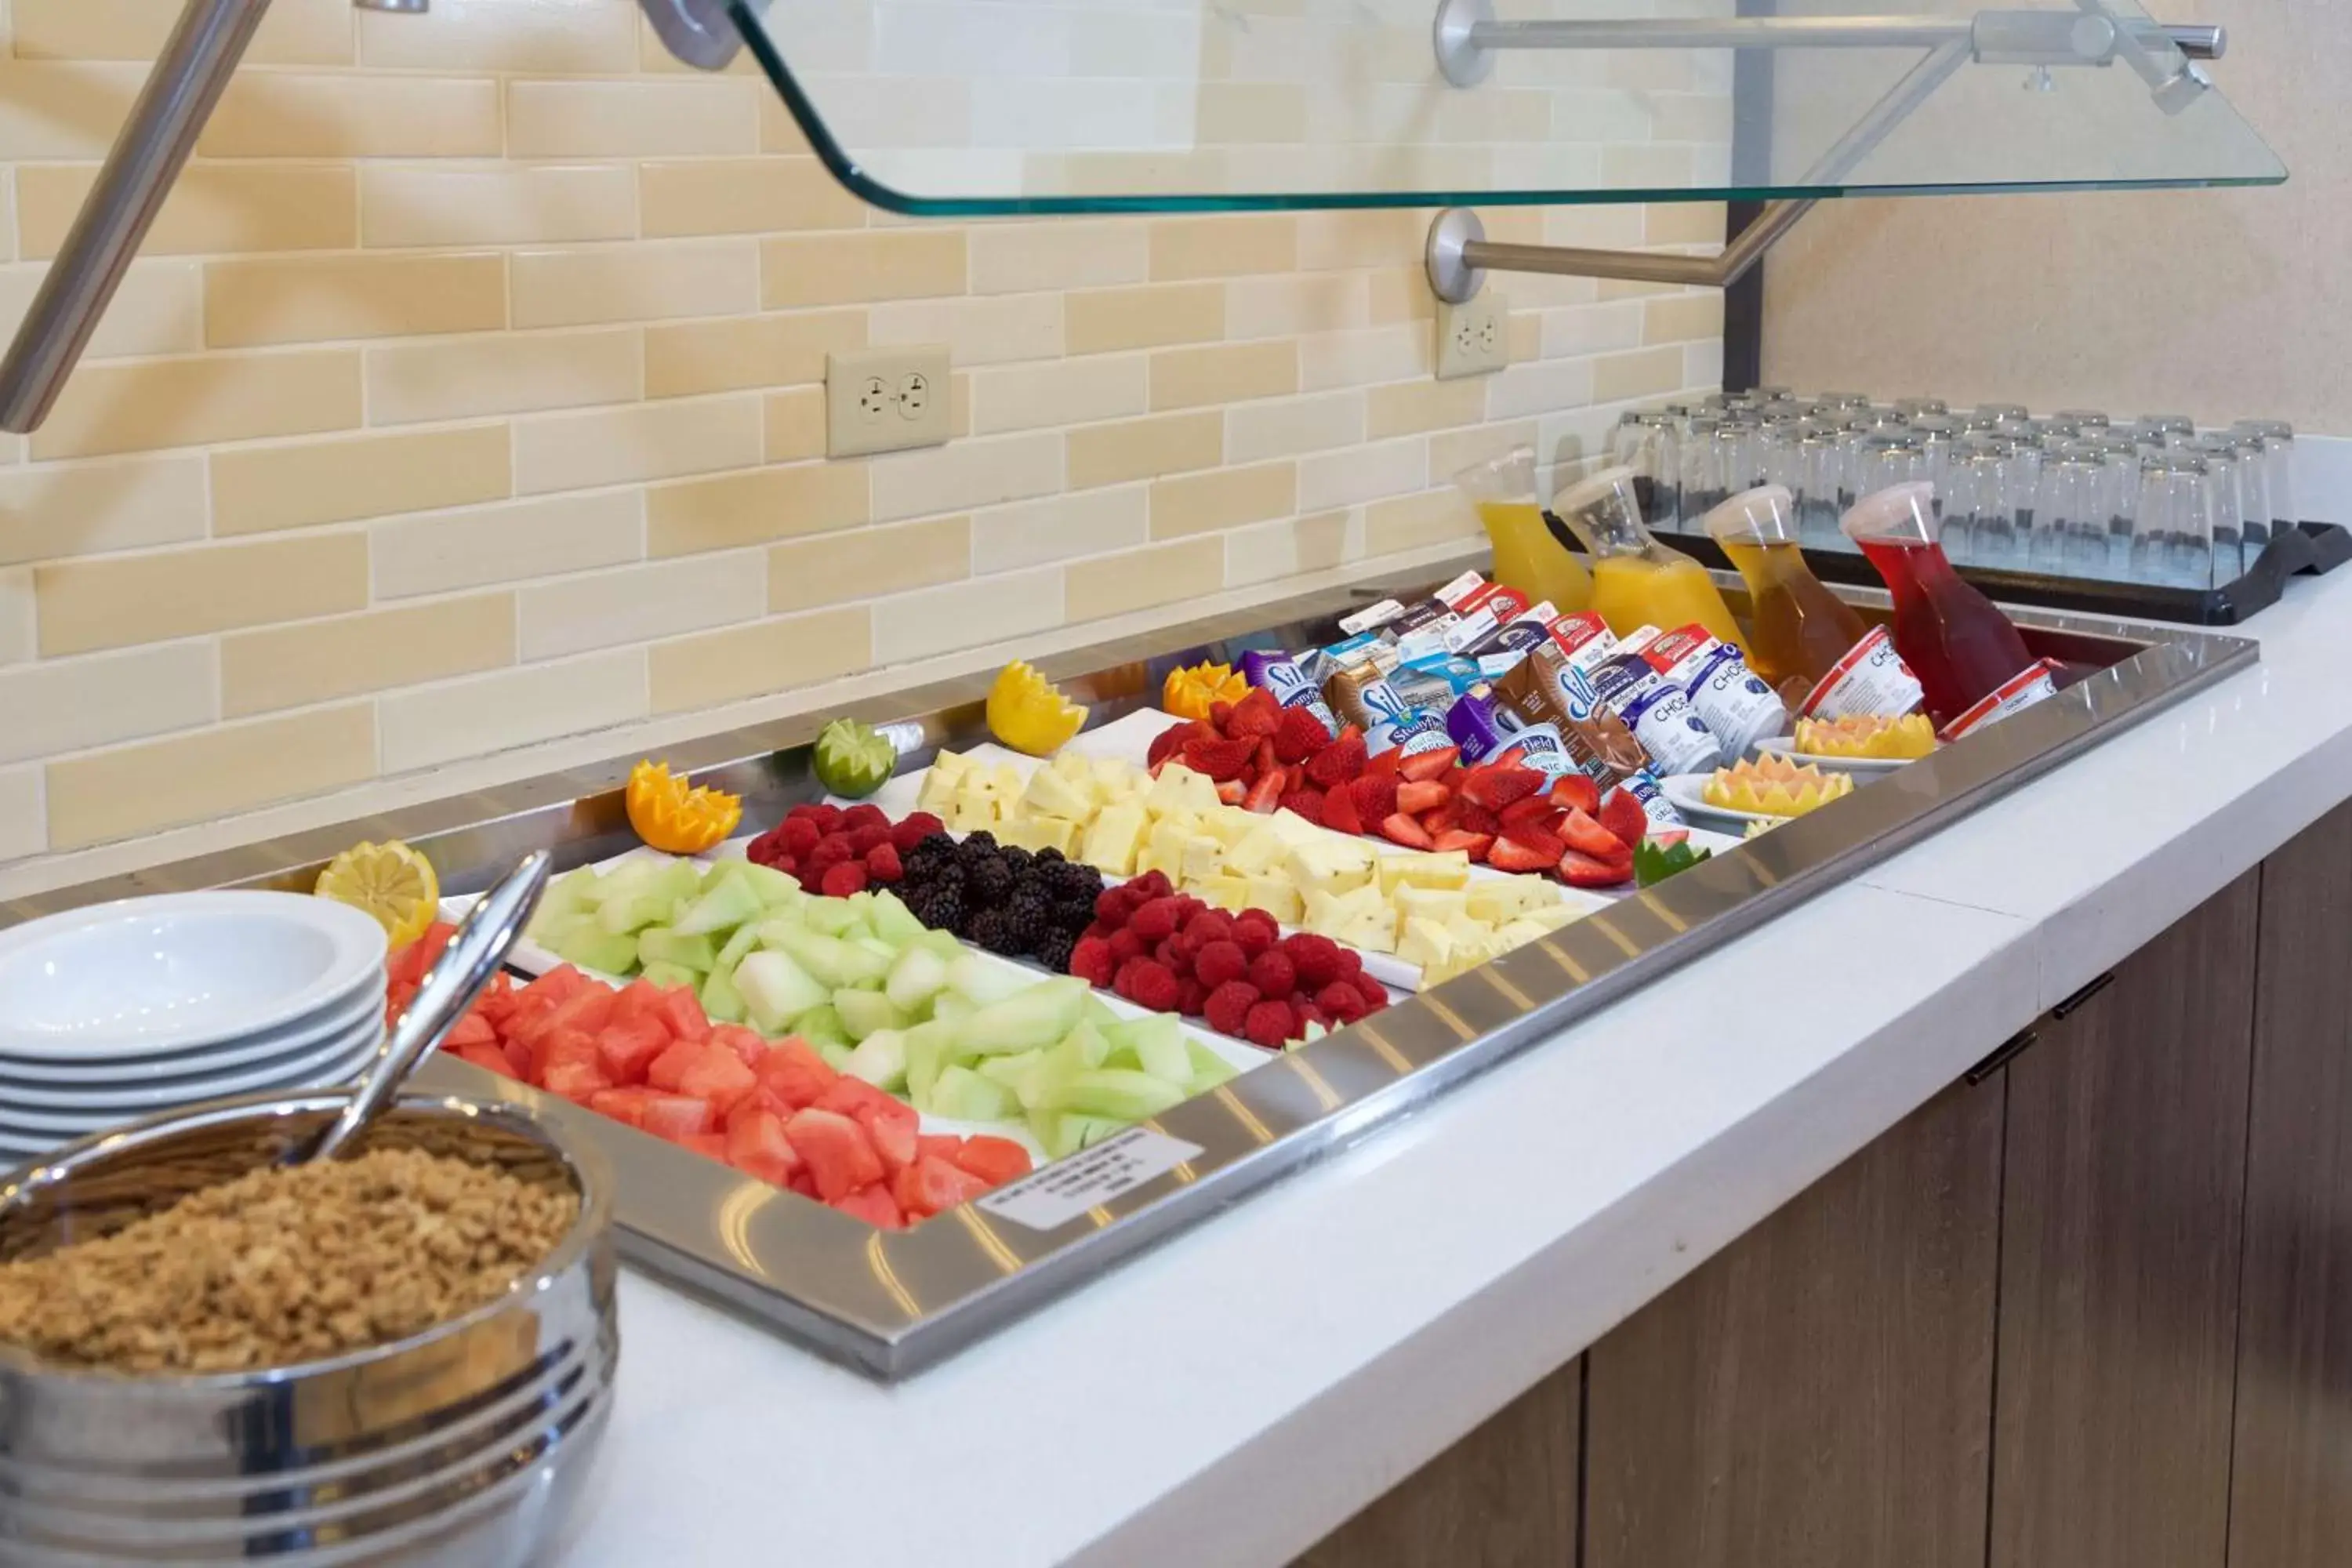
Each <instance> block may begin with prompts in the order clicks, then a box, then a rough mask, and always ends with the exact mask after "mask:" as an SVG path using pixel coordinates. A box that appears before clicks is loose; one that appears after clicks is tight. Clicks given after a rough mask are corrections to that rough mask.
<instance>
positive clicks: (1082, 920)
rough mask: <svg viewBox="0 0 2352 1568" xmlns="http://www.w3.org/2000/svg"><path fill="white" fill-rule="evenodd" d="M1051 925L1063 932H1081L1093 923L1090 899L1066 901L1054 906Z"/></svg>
mask: <svg viewBox="0 0 2352 1568" xmlns="http://www.w3.org/2000/svg"><path fill="white" fill-rule="evenodd" d="M1053 923H1054V924H1055V925H1056V926H1058V927H1059V928H1061V929H1062V930H1063V931H1084V930H1086V929H1087V927H1088V926H1090V925H1092V924H1094V923H1095V901H1094V900H1092V899H1066V900H1063V901H1062V902H1060V903H1058V904H1055V906H1054V920H1053Z"/></svg>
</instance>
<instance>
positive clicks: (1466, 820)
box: [1454, 795, 1503, 837]
mask: <svg viewBox="0 0 2352 1568" xmlns="http://www.w3.org/2000/svg"><path fill="white" fill-rule="evenodd" d="M1454 826H1456V827H1458V828H1460V829H1462V831H1463V832H1465V833H1484V834H1486V835H1488V836H1490V837H1491V836H1493V835H1494V834H1497V833H1500V832H1501V831H1502V830H1503V819H1502V818H1501V817H1499V816H1496V815H1495V814H1494V813H1493V812H1491V811H1488V810H1487V809H1486V807H1485V806H1483V805H1474V804H1473V803H1472V802H1471V801H1470V799H1469V798H1468V797H1467V796H1465V795H1455V796H1454Z"/></svg>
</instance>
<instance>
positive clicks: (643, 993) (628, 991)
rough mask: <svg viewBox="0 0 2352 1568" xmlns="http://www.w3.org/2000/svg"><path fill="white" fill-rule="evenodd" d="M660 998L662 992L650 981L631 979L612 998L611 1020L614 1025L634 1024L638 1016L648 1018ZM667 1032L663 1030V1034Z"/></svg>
mask: <svg viewBox="0 0 2352 1568" xmlns="http://www.w3.org/2000/svg"><path fill="white" fill-rule="evenodd" d="M661 999H662V994H661V992H660V991H659V990H658V989H657V988H656V986H655V985H654V984H653V982H652V981H650V980H643V979H639V980H632V981H630V982H629V983H628V984H626V985H625V986H623V987H622V988H621V994H620V995H619V996H617V997H615V998H614V1002H613V1016H612V1019H611V1022H612V1023H613V1024H614V1025H623V1024H634V1023H635V1022H636V1021H637V1020H638V1019H640V1018H649V1017H651V1016H653V1015H654V1010H655V1009H656V1007H658V1006H659V1005H661ZM669 1032H670V1031H668V1030H667V1028H665V1029H664V1030H663V1033H664V1034H665V1035H667V1034H668V1033H669Z"/></svg>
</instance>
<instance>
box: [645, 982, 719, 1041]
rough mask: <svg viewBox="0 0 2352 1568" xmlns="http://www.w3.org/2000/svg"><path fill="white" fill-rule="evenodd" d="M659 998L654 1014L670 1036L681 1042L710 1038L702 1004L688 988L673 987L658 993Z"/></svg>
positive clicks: (708, 1022) (683, 986) (708, 1020)
mask: <svg viewBox="0 0 2352 1568" xmlns="http://www.w3.org/2000/svg"><path fill="white" fill-rule="evenodd" d="M659 996H660V1000H659V1002H658V1003H657V1004H656V1006H655V1012H656V1015H657V1016H659V1017H660V1018H661V1020H662V1022H663V1023H664V1024H665V1025H667V1026H668V1029H669V1032H670V1033H671V1034H673V1035H675V1036H677V1037H678V1038H679V1039H681V1040H707V1039H709V1037H710V1017H709V1015H708V1014H706V1013H704V1012H703V1010H702V1003H701V1001H700V1000H699V999H698V997H696V995H695V994H694V991H693V989H692V988H691V987H690V986H685V985H679V986H675V987H673V988H671V989H670V990H667V991H664V992H661V993H659Z"/></svg>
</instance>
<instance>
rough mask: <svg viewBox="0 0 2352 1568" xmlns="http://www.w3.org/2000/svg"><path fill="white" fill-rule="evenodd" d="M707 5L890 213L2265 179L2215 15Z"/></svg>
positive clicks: (1629, 1)
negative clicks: (2217, 81) (2221, 80)
mask: <svg viewBox="0 0 2352 1568" xmlns="http://www.w3.org/2000/svg"><path fill="white" fill-rule="evenodd" d="M1876 3H1877V5H1885V3H1886V0H1876ZM1896 4H1897V5H1901V6H1902V7H1903V10H1904V12H1905V14H1903V15H1899V16H1888V15H1885V14H1881V13H1879V12H1877V11H1875V10H1874V7H1873V0H1787V3H1785V4H1781V5H1778V6H1774V5H1773V3H1772V0H1737V4H1734V3H1732V0H1712V3H1710V0H790V3H784V0H778V3H777V4H774V5H772V6H770V7H765V8H764V14H763V6H762V5H761V0H730V8H731V14H732V16H733V17H734V20H735V22H736V25H737V26H738V28H739V29H740V31H741V32H742V34H743V36H744V38H745V40H746V42H747V43H748V44H749V46H750V47H751V52H752V53H753V55H754V56H755V58H757V60H758V62H759V64H760V67H761V69H762V70H763V71H764V72H765V73H766V74H767V75H768V77H769V78H770V79H771V80H772V82H773V83H774V85H775V87H776V89H777V90H778V91H779V92H780V93H781V94H782V96H783V99H784V101H785V103H786V104H787V105H788V106H789V108H790V110H791V111H792V113H793V117H794V119H795V120H796V121H798V123H799V125H800V128H801V130H802V131H803V133H804V134H805V135H806V137H807V138H808V140H809V142H810V143H811V144H812V146H813V147H814V149H815V151H816V152H817V153H818V154H819V155H820V156H821V157H823V158H824V159H825V161H826V162H827V163H829V164H830V165H831V166H832V167H833V169H834V172H835V174H837V175H838V176H839V177H840V178H841V179H842V180H843V182H844V183H845V184H847V185H848V186H849V187H850V188H851V189H852V190H854V191H856V193H857V194H858V195H861V196H863V197H865V198H866V200H868V201H870V202H873V203H874V204H876V205H879V206H883V207H886V208H889V209H892V210H895V211H898V212H902V213H908V214H913V215H919V216H987V215H1004V214H1018V213H1055V212H1062V213H1068V212H1100V211H1119V210H1146V209H1149V210H1171V209H1173V210H1186V209H1191V210H1215V209H1232V208H1267V207H1336V206H1436V205H1456V204H1465V203H1476V204H1481V205H1511V204H1536V203H1543V204H1558V203H1582V202H1654V201H1704V200H1722V199H1740V198H1801V197H1822V196H1837V195H1864V194H1889V195H1892V194H1929V193H1957V192H1967V191H2004V190H2027V189H2041V190H2047V189H2084V188H2101V187H2114V186H2148V185H2231V184H2268V183H2275V182H2277V181H2279V180H2281V179H2284V177H2285V170H2284V168H2283V167H2282V166H2281V165H2280V163H2279V161H2278V159H2277V158H2276V157H2275V156H2274V155H2273V153H2272V152H2271V151H2270V149H2269V148H2268V147H2267V146H2265V145H2264V144H2263V141H2262V139H2261V137H2260V136H2258V135H2257V134H2256V133H2255V132H2253V130H2252V128H2251V127H2249V126H2248V125H2247V124H2246V122H2245V121H2244V120H2242V118H2240V116H2239V115H2238V113H2237V111H2236V110H2233V109H2232V108H2231V106H2230V104H2229V103H2228V102H2227V101H2225V100H2223V98H2222V96H2221V93H2220V91H2219V90H2217V89H2215V88H2214V87H2213V86H2212V85H2211V83H2210V78H2209V76H2208V74H2207V68H2206V67H2205V66H2204V65H2203V64H2201V63H2200V60H2199V59H2198V58H2191V57H2192V56H2203V57H2209V58H2210V56H2212V55H2214V54H2217V53H2219V52H2220V48H2221V42H2222V40H2221V36H2220V31H2219V29H2216V28H2195V27H2188V26H2179V27H2170V28H2168V27H2167V26H2160V25H2159V24H2158V22H2156V21H2155V20H2153V19H2151V18H2150V17H2149V16H2147V13H2145V12H2143V11H2141V10H2139V9H2137V7H2135V6H2132V5H2127V4H2116V3H2112V0H2076V3H2075V4H2072V5H2068V4H2062V3H2057V0H2050V3H2047V4H2044V5H2042V6H2040V7H2037V8H2024V9H2004V10H1984V9H1979V8H1978V7H1977V6H1974V5H1968V4H1963V3H1959V0H1907V3H1906V0H1896ZM2182 44H2186V45H2187V49H2186V52H2184V49H2183V48H2182V47H2180V46H2181V45H2182Z"/></svg>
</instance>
